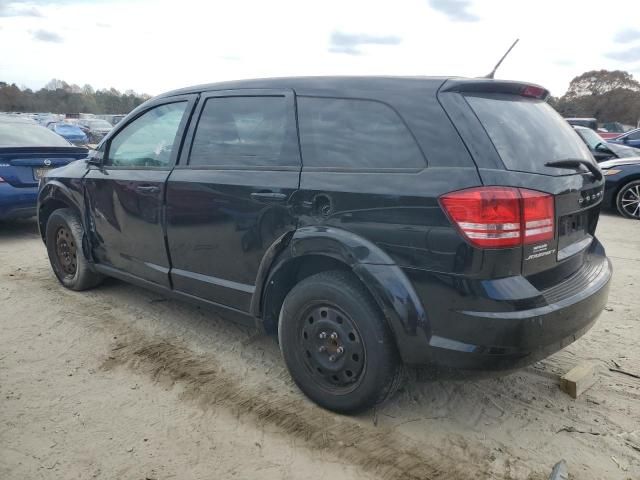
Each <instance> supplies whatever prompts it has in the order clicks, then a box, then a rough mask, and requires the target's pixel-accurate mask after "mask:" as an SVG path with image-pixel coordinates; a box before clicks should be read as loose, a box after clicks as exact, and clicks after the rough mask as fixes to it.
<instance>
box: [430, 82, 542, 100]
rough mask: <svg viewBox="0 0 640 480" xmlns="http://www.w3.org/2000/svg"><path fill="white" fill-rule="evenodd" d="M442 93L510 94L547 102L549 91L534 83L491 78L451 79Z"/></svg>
mask: <svg viewBox="0 0 640 480" xmlns="http://www.w3.org/2000/svg"><path fill="white" fill-rule="evenodd" d="M440 91H441V92H461V93H463V92H464V93H510V94H512V95H522V96H524V97H531V98H538V99H540V100H546V99H547V98H548V97H549V90H547V89H546V88H544V87H541V86H540V85H535V84H533V83H522V82H514V81H509V80H493V79H489V78H469V79H463V78H461V79H455V78H454V79H450V80H447V81H446V82H445V83H444V85H443V86H442V87H441V88H440Z"/></svg>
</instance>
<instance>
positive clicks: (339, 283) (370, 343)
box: [278, 271, 404, 413]
mask: <svg viewBox="0 0 640 480" xmlns="http://www.w3.org/2000/svg"><path fill="white" fill-rule="evenodd" d="M323 334H324V336H323ZM333 334H335V337H334V336H332V335H333ZM278 340H279V342H280V349H281V350H282V355H283V357H284V360H285V363H286V365H287V368H288V369H289V372H290V374H291V376H292V377H293V380H294V381H295V383H296V384H297V385H298V387H299V388H300V390H302V392H304V394H305V395H307V396H308V397H309V398H310V399H311V400H313V401H314V402H316V403H317V404H318V405H320V406H322V407H324V408H326V409H328V410H333V411H334V412H339V413H355V412H358V411H362V410H366V409H367V408H370V407H372V406H374V405H376V404H378V403H381V402H383V401H384V400H386V399H387V398H389V397H390V396H391V395H393V393H394V392H395V391H396V390H397V389H398V387H399V386H400V384H401V382H402V379H403V378H404V370H403V367H402V364H401V362H400V359H399V356H398V353H397V349H396V345H395V342H394V339H393V337H392V335H391V332H390V331H389V328H388V326H387V324H386V321H385V319H384V316H383V315H382V312H381V311H380V309H379V308H378V305H377V304H376V303H375V301H374V300H373V298H372V297H371V295H370V293H369V292H368V291H367V290H366V288H365V287H364V286H363V285H362V284H361V283H360V281H358V279H357V278H356V277H355V276H354V275H353V274H352V273H351V272H344V271H329V272H322V273H318V274H316V275H313V276H311V277H308V278H306V279H304V280H303V281H301V282H300V283H299V284H297V285H296V286H295V287H294V288H293V289H292V290H291V292H289V294H288V295H287V297H286V298H285V300H284V303H283V305H282V310H281V312H280V320H279V323H278ZM323 347H324V350H322V348H323ZM340 347H342V352H340ZM332 356H333V360H331V357H332Z"/></svg>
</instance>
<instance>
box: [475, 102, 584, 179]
mask: <svg viewBox="0 0 640 480" xmlns="http://www.w3.org/2000/svg"><path fill="white" fill-rule="evenodd" d="M466 99H467V102H468V103H469V105H471V108H472V109H473V111H474V112H475V113H476V115H477V116H478V118H479V119H480V122H481V123H482V125H483V126H484V129H485V130H486V132H487V134H488V135H489V137H490V138H491V141H492V142H493V144H494V146H495V147H496V150H497V151H498V154H499V155H500V157H501V158H502V161H503V162H504V164H505V167H507V168H508V169H509V170H518V171H523V172H532V173H545V174H549V173H550V172H557V173H562V170H559V169H555V168H549V167H546V166H545V163H547V162H552V161H555V160H566V159H583V160H589V161H593V158H592V157H591V153H590V152H589V149H588V148H587V146H586V145H585V144H584V142H582V140H580V138H579V137H578V135H576V133H575V132H574V131H573V127H571V126H570V125H569V124H568V123H567V122H566V121H565V119H563V118H562V117H561V116H560V115H558V113H557V112H556V111H555V110H554V109H553V108H552V107H551V106H549V104H547V103H546V102H544V101H542V100H534V99H528V98H524V97H520V96H517V95H506V94H492V95H486V96H482V95H473V96H472V95H467V96H466ZM564 172H565V173H566V170H564Z"/></svg>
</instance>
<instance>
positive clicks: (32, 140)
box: [0, 115, 88, 220]
mask: <svg viewBox="0 0 640 480" xmlns="http://www.w3.org/2000/svg"><path fill="white" fill-rule="evenodd" d="M87 153H88V150H87V149H86V148H81V147H74V146H73V145H71V144H70V143H69V142H67V141H66V140H65V139H64V138H62V137H61V136H59V135H56V134H55V133H53V132H51V131H49V130H47V129H46V128H44V127H42V126H40V125H35V124H33V122H31V121H30V120H29V119H23V118H19V117H14V116H8V115H0V220H7V219H14V218H23V217H31V216H34V215H35V214H36V200H37V196H38V181H39V179H40V178H41V177H42V176H43V175H44V174H46V173H47V172H48V171H49V170H50V169H51V168H54V167H59V166H63V165H66V164H68V163H69V162H71V161H73V160H77V159H80V158H84V157H86V156H87Z"/></svg>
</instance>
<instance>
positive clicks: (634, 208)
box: [618, 182, 640, 219]
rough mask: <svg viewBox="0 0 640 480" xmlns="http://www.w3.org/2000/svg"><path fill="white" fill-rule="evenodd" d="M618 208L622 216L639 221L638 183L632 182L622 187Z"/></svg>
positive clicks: (639, 187)
mask: <svg viewBox="0 0 640 480" xmlns="http://www.w3.org/2000/svg"><path fill="white" fill-rule="evenodd" d="M618 207H619V208H620V209H621V210H622V211H621V212H620V213H622V214H623V215H625V216H627V217H630V218H637V219H640V183H638V182H633V183H631V184H629V185H625V186H624V187H623V189H622V191H621V192H620V193H619V199H618Z"/></svg>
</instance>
